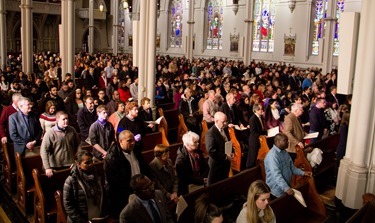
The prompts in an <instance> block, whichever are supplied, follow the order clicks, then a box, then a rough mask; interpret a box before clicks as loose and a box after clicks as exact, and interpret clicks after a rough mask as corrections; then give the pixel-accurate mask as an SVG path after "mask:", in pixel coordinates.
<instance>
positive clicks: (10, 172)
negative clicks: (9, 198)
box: [3, 143, 17, 194]
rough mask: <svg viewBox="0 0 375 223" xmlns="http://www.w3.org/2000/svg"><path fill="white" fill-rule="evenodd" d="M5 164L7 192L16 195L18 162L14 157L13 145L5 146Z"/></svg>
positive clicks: (4, 173)
mask: <svg viewBox="0 0 375 223" xmlns="http://www.w3.org/2000/svg"><path fill="white" fill-rule="evenodd" d="M3 151H4V163H3V175H4V182H5V190H6V191H7V193H8V194H14V193H15V191H16V174H17V173H16V161H15V157H14V147H13V144H12V143H5V144H3Z"/></svg>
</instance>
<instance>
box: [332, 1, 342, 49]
mask: <svg viewBox="0 0 375 223" xmlns="http://www.w3.org/2000/svg"><path fill="white" fill-rule="evenodd" d="M342 12H344V0H337V4H336V19H337V20H336V24H335V33H334V34H333V55H334V56H338V55H339V28H340V14H341V13H342Z"/></svg>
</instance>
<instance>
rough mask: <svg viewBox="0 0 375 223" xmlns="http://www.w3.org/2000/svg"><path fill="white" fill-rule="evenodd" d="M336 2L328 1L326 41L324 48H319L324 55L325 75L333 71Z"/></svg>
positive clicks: (324, 41)
mask: <svg viewBox="0 0 375 223" xmlns="http://www.w3.org/2000/svg"><path fill="white" fill-rule="evenodd" d="M335 3H336V1H328V7H327V17H326V19H325V23H326V24H325V26H326V27H325V30H324V40H323V46H319V48H320V49H319V50H321V53H322V54H323V56H322V58H323V61H322V62H323V65H322V73H323V74H324V75H325V74H326V73H328V72H331V70H332V63H333V35H334V32H335V24H336V21H337V19H336V4H335Z"/></svg>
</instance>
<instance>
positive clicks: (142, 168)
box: [104, 130, 150, 219]
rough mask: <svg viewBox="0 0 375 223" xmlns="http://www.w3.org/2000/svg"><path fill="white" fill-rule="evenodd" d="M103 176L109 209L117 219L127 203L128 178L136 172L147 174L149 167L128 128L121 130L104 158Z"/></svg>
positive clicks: (129, 189) (129, 192)
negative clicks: (106, 185)
mask: <svg viewBox="0 0 375 223" xmlns="http://www.w3.org/2000/svg"><path fill="white" fill-rule="evenodd" d="M104 170H105V177H106V181H107V183H108V187H107V190H108V191H107V192H108V198H109V200H110V201H111V202H110V209H109V210H110V211H111V215H112V217H113V218H114V219H118V217H119V215H120V212H121V210H122V209H123V208H124V207H125V206H126V204H127V203H128V198H129V195H130V194H131V193H132V192H133V190H132V189H131V188H130V185H129V183H130V179H131V177H132V176H134V175H137V174H140V173H142V174H145V175H149V173H150V171H149V167H148V165H147V163H146V162H145V160H144V159H143V157H142V154H141V151H138V149H135V139H134V135H133V133H132V132H131V131H129V130H124V131H122V132H121V133H120V134H119V136H118V142H117V143H113V144H112V146H111V147H110V148H109V150H108V153H107V156H106V157H105V159H104Z"/></svg>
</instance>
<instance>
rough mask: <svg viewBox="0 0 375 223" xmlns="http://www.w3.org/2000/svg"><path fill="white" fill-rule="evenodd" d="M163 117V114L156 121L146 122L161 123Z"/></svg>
mask: <svg viewBox="0 0 375 223" xmlns="http://www.w3.org/2000/svg"><path fill="white" fill-rule="evenodd" d="M162 118H163V116H160V117H159V118H158V119H156V120H155V121H145V122H146V123H149V124H158V125H159V124H160V122H161V119H162Z"/></svg>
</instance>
